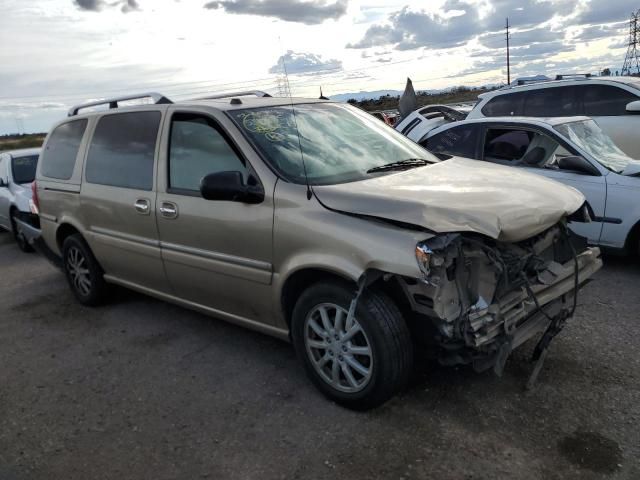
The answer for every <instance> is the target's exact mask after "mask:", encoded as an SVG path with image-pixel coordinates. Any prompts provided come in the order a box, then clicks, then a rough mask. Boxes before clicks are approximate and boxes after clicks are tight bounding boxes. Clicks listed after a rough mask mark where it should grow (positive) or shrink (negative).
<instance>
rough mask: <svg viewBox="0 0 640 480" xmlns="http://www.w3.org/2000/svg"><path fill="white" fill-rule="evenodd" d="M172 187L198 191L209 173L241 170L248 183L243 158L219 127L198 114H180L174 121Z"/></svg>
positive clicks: (172, 121) (172, 131)
mask: <svg viewBox="0 0 640 480" xmlns="http://www.w3.org/2000/svg"><path fill="white" fill-rule="evenodd" d="M170 138H171V140H170V144H169V188H170V189H171V190H174V191H175V190H182V191H189V192H199V191H200V182H201V180H202V179H203V178H204V177H205V176H206V175H209V174H210V173H219V172H229V171H239V172H241V173H242V176H243V178H244V180H245V182H246V181H247V177H248V172H247V167H246V165H245V162H244V160H243V159H241V158H240V157H239V156H238V155H237V153H236V152H235V151H234V149H233V148H232V147H231V146H230V145H229V143H228V142H227V140H226V138H225V136H224V135H223V134H222V132H221V130H220V127H218V126H217V125H216V124H215V122H213V121H212V120H211V119H209V118H207V117H205V116H202V115H196V114H185V113H177V114H175V115H174V116H173V118H172V120H171V136H170Z"/></svg>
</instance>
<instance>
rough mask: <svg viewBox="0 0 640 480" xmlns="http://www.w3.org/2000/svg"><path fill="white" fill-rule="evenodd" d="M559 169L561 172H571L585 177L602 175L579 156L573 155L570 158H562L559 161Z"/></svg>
mask: <svg viewBox="0 0 640 480" xmlns="http://www.w3.org/2000/svg"><path fill="white" fill-rule="evenodd" d="M558 168H559V169H560V170H570V171H572V172H576V173H582V174H585V175H594V176H598V175H600V171H599V170H598V169H597V168H596V167H594V166H593V165H591V163H589V161H588V160H587V159H586V158H584V157H581V156H579V155H573V156H570V157H560V158H559V159H558Z"/></svg>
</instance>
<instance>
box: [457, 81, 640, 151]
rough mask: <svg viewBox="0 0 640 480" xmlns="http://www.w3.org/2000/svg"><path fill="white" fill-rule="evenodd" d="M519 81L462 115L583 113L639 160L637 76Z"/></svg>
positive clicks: (639, 92) (485, 96)
mask: <svg viewBox="0 0 640 480" xmlns="http://www.w3.org/2000/svg"><path fill="white" fill-rule="evenodd" d="M520 83H521V84H520V85H510V86H508V87H504V88H501V89H499V90H494V91H492V92H488V93H484V94H482V95H480V96H479V101H478V103H477V104H476V106H475V107H474V109H473V110H472V111H471V112H469V115H468V116H467V118H468V119H473V118H482V117H506V116H527V117H540V118H549V117H572V116H579V115H587V116H589V117H591V118H593V119H594V120H595V121H596V123H597V124H598V125H599V126H600V128H602V130H603V131H604V132H605V133H606V134H607V135H609V136H610V137H611V138H612V139H613V141H614V142H615V143H616V145H617V146H618V147H620V149H621V150H623V151H624V152H625V153H626V154H627V155H629V156H630V157H631V158H640V141H639V140H638V132H640V78H638V77H591V76H573V75H569V76H566V75H565V76H563V75H558V77H556V80H551V81H537V82H526V81H525V82H520Z"/></svg>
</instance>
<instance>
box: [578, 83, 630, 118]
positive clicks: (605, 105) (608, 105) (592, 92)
mask: <svg viewBox="0 0 640 480" xmlns="http://www.w3.org/2000/svg"><path fill="white" fill-rule="evenodd" d="M582 88H583V92H584V109H585V115H588V116H590V117H610V116H618V115H627V108H626V107H627V104H628V103H630V102H634V101H636V100H640V97H637V96H636V95H634V94H633V93H631V92H628V91H626V90H624V89H622V88H618V87H612V86H609V85H589V86H584V87H582Z"/></svg>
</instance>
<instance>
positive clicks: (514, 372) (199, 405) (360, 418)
mask: <svg viewBox="0 0 640 480" xmlns="http://www.w3.org/2000/svg"><path fill="white" fill-rule="evenodd" d="M639 285H640V265H637V264H633V263H631V262H628V261H625V260H620V259H616V258H608V259H607V266H606V267H605V269H604V270H602V271H601V272H600V273H599V274H598V275H597V278H596V281H594V282H593V283H592V284H590V285H589V286H588V287H587V288H586V289H585V290H584V293H583V294H582V295H581V297H580V309H579V317H577V318H576V319H574V321H572V322H571V324H570V325H569V326H568V327H567V328H566V329H565V330H564V331H563V332H562V334H561V335H560V337H559V338H557V339H556V341H555V343H554V344H553V346H552V350H551V352H550V353H549V356H548V357H547V363H546V366H545V368H544V370H543V372H542V374H541V377H540V384H539V387H538V389H537V390H536V391H535V392H534V393H532V394H529V395H527V394H524V392H523V388H522V387H523V384H524V381H525V379H526V373H527V372H528V369H529V365H528V364H527V363H526V362H525V360H524V356H523V355H519V356H517V357H516V358H512V359H510V363H509V364H508V368H507V371H506V373H505V376H504V377H503V378H502V379H497V378H495V377H494V376H493V374H491V373H488V374H483V375H477V374H475V373H473V372H472V371H470V370H468V369H451V368H442V367H438V366H434V365H427V366H424V367H422V368H419V369H417V371H416V374H415V378H414V380H413V382H412V386H411V388H410V390H409V391H407V392H406V393H405V394H404V395H403V396H401V397H399V398H397V399H395V400H393V401H392V402H390V403H388V404H387V405H385V406H384V407H382V408H380V409H378V410H375V411H372V412H369V413H354V412H351V411H348V410H344V409H342V408H340V407H338V406H336V405H334V404H331V403H330V402H328V401H327V400H325V399H324V398H322V397H321V396H320V395H319V394H318V393H317V392H316V391H315V390H314V388H313V387H312V386H311V384H310V383H309V382H308V381H307V379H306V378H305V376H304V373H303V372H302V369H301V368H300V367H299V366H298V364H297V362H296V359H295V357H294V354H293V351H292V349H291V348H290V347H289V346H288V345H287V344H285V343H282V342H279V341H277V340H274V339H271V338H268V337H265V336H261V335H258V334H255V333H252V332H249V331H245V330H243V329H240V328H237V327H234V326H231V325H228V324H226V323H224V322H222V321H218V320H215V319H212V318H208V317H205V316H202V315H199V314H196V313H193V312H190V311H186V310H183V309H181V308H178V307H175V306H172V305H168V304H166V303H163V302H159V301H156V300H153V299H149V298H146V297H143V296H141V295H137V294H134V293H130V292H126V291H118V293H117V295H116V298H115V299H114V301H113V302H112V303H111V304H110V305H108V306H105V307H102V308H98V309H87V308H84V307H81V306H79V305H78V304H77V303H76V302H75V301H74V299H73V298H72V295H71V293H70V292H69V290H68V289H67V286H66V284H65V281H64V278H63V276H62V274H61V273H59V272H58V271H57V270H56V269H55V268H53V267H52V266H50V265H49V264H48V263H47V262H46V261H45V260H43V259H42V258H39V257H38V256H35V255H26V254H22V253H20V252H19V250H18V249H17V247H15V246H14V245H13V244H12V243H11V242H10V239H9V235H7V234H0V305H1V307H0V479H1V480H17V479H46V480H55V479H64V480H68V479H82V480H85V479H154V480H159V479H190V480H191V479H200V478H211V479H225V478H233V479H277V478H286V479H289V478H304V479H315V478H367V479H369V478H390V479H402V478H404V479H416V478H430V479H432V478H433V479H436V478H437V479H494V478H518V479H539V478H544V479H560V478H570V479H595V478H616V479H638V478H640V319H639V318H638V311H639V309H640V295H638V286H639Z"/></svg>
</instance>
